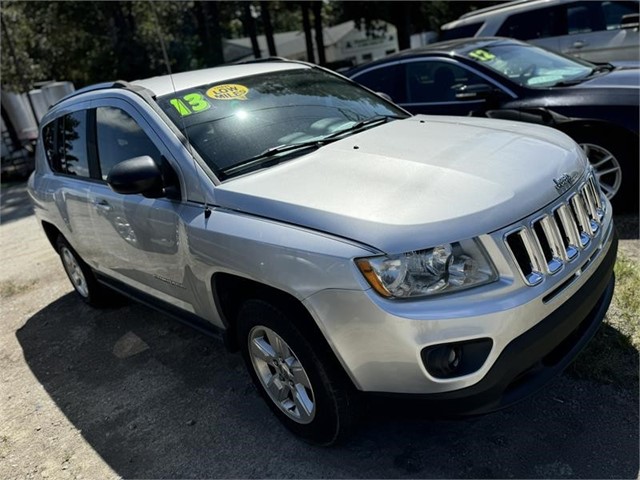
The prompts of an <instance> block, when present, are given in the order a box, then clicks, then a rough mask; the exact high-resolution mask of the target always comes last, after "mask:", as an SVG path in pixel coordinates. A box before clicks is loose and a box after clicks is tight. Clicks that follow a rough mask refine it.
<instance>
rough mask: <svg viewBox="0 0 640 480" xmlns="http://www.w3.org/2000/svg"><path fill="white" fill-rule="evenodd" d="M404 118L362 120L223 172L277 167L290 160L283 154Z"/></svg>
mask: <svg viewBox="0 0 640 480" xmlns="http://www.w3.org/2000/svg"><path fill="white" fill-rule="evenodd" d="M403 118H408V117H403V116H400V115H376V116H375V117H371V118H366V119H364V120H360V121H359V122H356V123H354V124H353V125H351V126H349V127H347V128H345V129H343V130H339V131H337V132H333V133H331V134H329V135H326V136H324V137H321V138H316V139H314V140H309V141H306V142H300V143H286V144H284V145H278V146H276V147H271V148H267V149H266V150H265V151H263V152H261V153H259V154H258V155H255V156H253V157H250V158H248V159H246V160H244V161H242V162H240V163H239V164H236V165H233V166H231V167H228V168H225V169H222V171H221V172H222V173H223V174H224V175H226V176H232V175H237V174H238V173H243V172H246V171H248V170H253V169H254V168H256V167H257V168H264V167H271V166H273V165H277V164H278V163H280V162H282V161H283V160H285V159H286V158H289V155H281V156H280V155H279V154H281V153H287V154H293V153H301V152H304V151H306V150H312V149H316V148H320V147H322V146H323V145H326V144H327V143H331V142H334V141H336V140H338V139H339V137H340V136H342V135H344V134H346V133H354V132H357V131H359V130H362V129H364V128H367V127H372V126H374V125H378V124H381V123H386V122H388V121H389V120H396V119H403ZM273 157H276V158H273Z"/></svg>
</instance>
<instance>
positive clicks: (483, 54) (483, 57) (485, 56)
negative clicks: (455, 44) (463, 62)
mask: <svg viewBox="0 0 640 480" xmlns="http://www.w3.org/2000/svg"><path fill="white" fill-rule="evenodd" d="M469 56H470V57H471V58H473V59H474V60H478V61H480V62H490V61H491V60H493V59H494V58H496V56H495V55H494V54H493V53H491V52H487V51H486V50H482V49H481V48H479V49H477V50H474V51H473V52H470V53H469Z"/></svg>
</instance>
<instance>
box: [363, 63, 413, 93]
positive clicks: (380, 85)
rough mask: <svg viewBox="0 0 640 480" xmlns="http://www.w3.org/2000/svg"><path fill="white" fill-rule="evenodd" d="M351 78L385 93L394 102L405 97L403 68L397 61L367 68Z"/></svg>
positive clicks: (375, 90)
mask: <svg viewBox="0 0 640 480" xmlns="http://www.w3.org/2000/svg"><path fill="white" fill-rule="evenodd" d="M353 79H354V80H355V81H356V82H358V83H359V84H360V85H364V86H365V87H367V88H369V89H371V90H373V91H374V92H383V93H386V94H387V95H389V96H390V97H391V99H392V100H393V101H394V102H396V103H398V102H400V103H402V102H404V100H405V98H406V95H405V92H404V73H403V68H402V67H401V66H400V65H399V64H398V63H396V64H392V65H387V66H384V67H380V68H376V69H373V70H369V71H367V72H365V73H363V74H361V75H358V76H356V77H354V78H353Z"/></svg>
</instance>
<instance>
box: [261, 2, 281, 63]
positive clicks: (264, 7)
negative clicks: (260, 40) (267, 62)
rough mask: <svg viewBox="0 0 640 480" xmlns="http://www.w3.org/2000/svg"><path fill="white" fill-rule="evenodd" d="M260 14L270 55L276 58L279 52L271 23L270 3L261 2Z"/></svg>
mask: <svg viewBox="0 0 640 480" xmlns="http://www.w3.org/2000/svg"><path fill="white" fill-rule="evenodd" d="M260 14H261V17H262V24H263V25H264V36H265V37H266V39H267V46H268V47H269V55H270V56H272V57H275V56H276V55H278V52H277V51H276V42H275V40H274V38H273V24H272V23H271V14H270V13H269V2H260Z"/></svg>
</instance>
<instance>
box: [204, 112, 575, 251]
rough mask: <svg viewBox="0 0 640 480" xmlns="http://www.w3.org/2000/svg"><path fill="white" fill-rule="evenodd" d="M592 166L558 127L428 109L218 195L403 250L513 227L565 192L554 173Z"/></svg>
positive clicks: (242, 206)
mask: <svg viewBox="0 0 640 480" xmlns="http://www.w3.org/2000/svg"><path fill="white" fill-rule="evenodd" d="M585 165H586V161H585V160H584V156H583V154H582V152H581V150H580V149H579V147H578V146H577V145H576V144H575V143H574V142H573V141H572V140H571V139H570V138H569V137H567V136H565V135H564V134H562V133H560V132H558V131H557V130H553V129H550V128H546V127H540V126H537V125H530V124H525V123H516V122H507V121H501V120H489V119H480V118H468V117H440V116H438V117H434V116H424V115H418V116H415V117H411V118H408V119H405V120H396V121H392V122H390V123H387V124H384V125H381V126H379V127H375V128H371V129H369V130H366V131H364V132H361V133H359V134H355V135H352V136H350V137H347V138H345V139H342V140H339V141H337V142H334V143H331V144H329V145H326V146H324V147H321V148H320V149H318V150H316V151H315V152H313V153H311V154H309V155H305V156H302V157H298V158H295V159H293V160H291V161H288V162H284V163H282V164H280V165H277V166H274V167H271V168H268V169H265V170H262V171H258V172H255V173H252V174H248V175H245V176H243V177H240V178H236V179H232V180H229V181H227V182H225V183H223V184H222V185H219V186H217V187H216V192H215V199H216V203H217V204H218V205H219V206H220V207H224V208H229V209H233V210H238V211H242V212H246V213H250V214H254V215H260V216H263V217H267V218H272V219H275V220H279V221H283V222H287V223H292V224H296V225H300V226H304V227H308V228H312V229H314V230H319V231H322V232H327V233H330V234H333V235H338V236H341V237H345V238H349V239H352V240H355V241H357V242H360V243H364V244H367V245H369V246H372V247H374V248H376V249H378V250H380V251H383V252H386V253H400V252H404V251H410V250H416V249H421V248H427V247H431V246H435V245H437V244H439V243H442V242H452V241H458V240H462V239H465V238H470V237H474V236H477V235H481V234H485V233H489V232H492V231H494V230H497V229H499V228H502V227H505V226H507V225H509V224H511V223H513V222H515V221H517V220H519V219H521V218H523V217H525V216H527V215H529V214H531V213H533V212H534V211H536V210H538V209H540V208H542V207H543V206H545V205H547V204H548V203H550V202H551V201H553V200H554V199H555V198H557V197H558V192H557V191H556V188H555V184H554V182H553V179H554V178H558V177H560V176H561V175H563V174H565V173H569V174H570V175H576V174H581V173H582V172H583V171H584V168H585Z"/></svg>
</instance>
